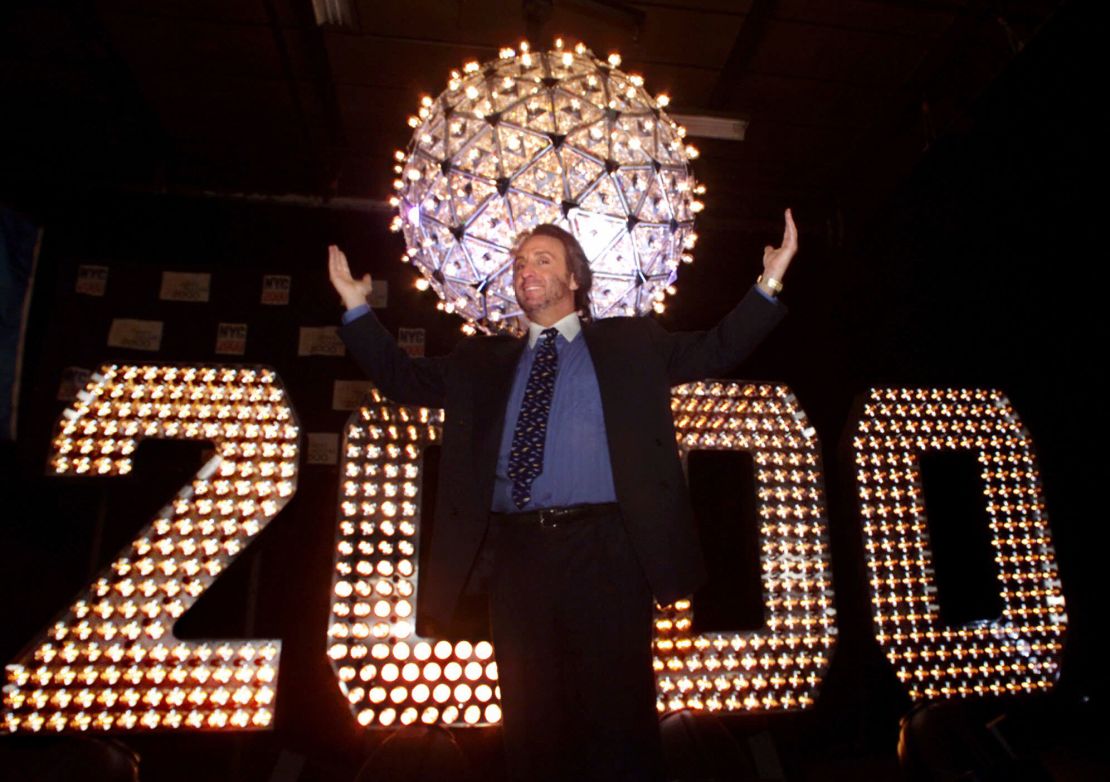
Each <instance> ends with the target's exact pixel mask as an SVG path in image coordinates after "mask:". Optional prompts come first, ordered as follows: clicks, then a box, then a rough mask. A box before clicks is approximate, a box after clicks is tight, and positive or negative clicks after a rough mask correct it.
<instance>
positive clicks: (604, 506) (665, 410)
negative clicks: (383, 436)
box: [329, 210, 797, 782]
mask: <svg viewBox="0 0 1110 782" xmlns="http://www.w3.org/2000/svg"><path fill="white" fill-rule="evenodd" d="M796 250H797V230H796V228H795V226H794V222H793V218H792V215H791V214H790V211H789V210H787V213H786V229H785V232H784V235H783V243H782V246H781V247H778V248H774V247H767V248H765V250H764V258H763V267H764V270H763V274H762V275H761V276H760V278H759V280H758V281H757V285H756V286H755V287H753V289H752V290H751V291H749V293H748V294H747V295H746V296H745V297H744V298H743V299H742V300H741V302H740V303H739V304H738V305H737V306H736V307H735V308H734V309H733V310H732V311H731V312H730V313H729V314H728V315H726V316H725V318H724V319H723V320H722V321H721V322H720V323H719V324H718V325H717V326H716V327H714V328H713V329H710V330H708V331H705V332H681V333H680V332H675V333H671V332H668V331H666V330H664V329H663V328H661V327H660V326H659V325H658V324H657V323H656V322H655V321H654V320H653V319H651V318H611V319H605V320H600V321H590V322H584V321H582V320H581V319H580V318H579V316H578V312H579V311H587V308H588V294H589V288H590V284H591V275H590V269H589V265H588V263H587V261H586V258H585V255H584V254H583V252H582V249H581V247H580V246H579V245H578V242H577V241H575V239H574V237H573V236H571V235H570V234H568V233H567V232H565V231H563V230H562V229H559V228H557V227H555V226H539V227H537V228H536V229H535V230H533V231H532V232H530V233H529V234H527V235H526V236H525V237H524V238H523V240H522V241H520V242H518V244H517V247H516V249H515V251H514V266H513V289H514V292H515V293H516V297H517V301H518V303H519V304H520V307H521V309H522V311H523V312H524V314H525V316H526V318H527V326H528V335H527V337H526V338H524V339H517V338H512V337H479V338H473V339H467V340H463V341H461V342H460V343H459V344H458V345H457V346H456V348H455V349H454V350H453V351H452V353H451V354H449V355H448V356H443V357H436V358H428V359H413V358H411V357H410V356H409V355H408V354H407V353H405V352H404V351H403V350H401V349H400V348H399V347H398V346H397V344H396V342H395V341H394V340H393V338H392V337H391V335H390V334H389V333H388V332H387V331H386V330H385V329H384V328H383V327H382V326H381V324H380V323H378V321H377V319H376V318H375V317H374V316H373V314H372V313H371V312H370V311H369V307H367V306H366V296H367V295H368V294H369V292H370V289H371V280H370V277H369V275H364V276H363V277H362V278H361V279H356V278H354V277H353V276H352V274H351V272H350V268H349V266H348V264H347V260H346V258H345V257H344V256H343V254H342V252H340V251H339V250H338V248H335V247H332V248H330V250H329V253H330V257H329V272H330V276H331V280H332V284H333V285H334V286H335V288H336V290H337V292H338V293H339V294H340V296H341V298H342V299H343V302H344V304H346V306H347V308H348V310H347V313H346V314H345V315H344V326H343V329H342V331H341V336H342V338H343V340H344V342H345V343H346V344H347V346H348V348H349V349H350V350H351V354H352V355H353V356H354V358H355V360H356V361H357V362H358V364H359V365H360V367H362V369H363V370H364V371H365V372H366V373H367V375H368V376H369V377H370V378H371V379H372V380H373V381H374V383H375V384H376V385H377V387H378V388H379V390H381V391H382V393H384V394H385V395H386V396H387V397H389V398H390V399H392V400H394V401H395V402H400V403H403V404H416V405H422V406H427V407H443V408H444V409H445V423H444V434H443V453H442V457H441V470H440V473H441V475H440V484H439V489H438V494H437V506H436V507H437V510H436V534H435V538H434V539H433V540H432V541H431V543H430V545H431V550H430V551H429V552H428V554H427V565H426V567H425V571H424V572H422V573H421V578H420V580H421V584H420V588H421V591H422V593H423V594H422V611H423V612H424V613H425V616H426V619H427V620H429V621H430V622H431V623H432V624H433V625H438V626H440V627H446V626H448V625H449V623H450V622H451V619H452V617H453V614H454V611H455V609H456V606H457V605H458V602H459V598H460V596H461V595H462V593H463V591H464V589H468V588H469V589H475V588H479V589H480V588H483V587H484V586H485V585H486V583H487V582H488V589H489V594H490V618H491V628H492V631H493V641H494V647H495V649H496V654H497V660H498V671H499V673H498V677H499V681H500V687H501V701H502V708H503V723H504V736H505V745H506V755H507V759H508V764H509V771H510V778H511V779H513V780H529V782H531V781H532V780H541V779H560V780H564V779H599V780H600V779H604V780H618V779H620V780H659V779H662V756H661V751H660V744H659V733H658V723H657V715H656V711H655V686H654V672H653V670H652V663H651V634H652V612H653V598H654V599H655V600H658V601H659V602H660V603H663V604H666V603H669V602H672V601H673V600H675V599H677V598H679V597H682V596H684V595H688V594H690V593H691V592H693V591H694V590H695V589H696V588H697V587H698V586H699V585H700V583H701V582H702V581H703V580H704V577H705V571H704V565H703V562H702V556H701V551H700V548H699V543H698V538H697V533H696V531H695V529H694V526H693V518H692V511H691V508H690V503H689V498H688V496H687V492H686V486H685V481H684V477H683V473H682V467H681V464H680V462H679V459H678V456H677V452H676V449H675V435H674V425H673V419H672V415H671V410H670V388H671V387H672V386H674V385H678V384H681V383H685V382H690V381H694V380H699V379H702V378H705V377H711V376H715V375H721V374H725V373H727V372H729V371H731V370H732V369H733V368H734V367H735V366H736V365H737V364H738V363H739V362H740V361H742V360H743V359H744V358H745V357H746V356H747V355H748V354H749V353H750V352H751V351H752V350H753V349H754V348H755V347H756V346H757V345H758V344H759V342H760V341H761V340H762V339H763V337H764V336H765V335H766V334H767V333H768V332H769V331H770V330H771V329H772V328H773V327H774V326H775V325H776V324H777V323H778V321H779V320H780V319H781V318H782V316H783V315H784V313H785V309H784V308H783V307H782V305H781V304H779V302H778V301H777V299H776V298H775V293H777V291H778V290H780V289H781V280H782V277H783V275H784V274H785V272H786V269H787V267H788V266H789V264H790V261H791V260H792V258H793V256H794V254H795V252H796ZM486 564H488V565H489V566H490V567H489V572H488V573H487V572H486V570H487V568H486V567H485V565H486Z"/></svg>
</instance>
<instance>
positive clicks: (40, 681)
mask: <svg viewBox="0 0 1110 782" xmlns="http://www.w3.org/2000/svg"><path fill="white" fill-rule="evenodd" d="M148 437H156V438H167V439H181V440H207V441H210V442H211V443H213V445H214V446H215V451H216V455H215V456H214V457H213V458H212V459H211V460H210V461H209V462H208V463H207V464H206V465H204V467H203V468H201V470H200V471H199V472H198V473H197V474H196V476H195V477H194V478H193V481H192V482H191V483H190V484H189V485H187V486H184V487H182V488H181V489H180V490H179V491H178V493H177V496H176V497H174V499H172V500H171V501H170V502H169V503H167V504H166V505H165V506H164V507H163V508H162V509H161V510H160V511H159V512H158V514H157V515H156V516H155V517H154V519H153V520H152V521H151V522H150V523H149V524H148V525H147V526H145V527H144V528H143V529H142V531H140V532H139V534H138V535H137V536H136V537H135V539H134V540H133V541H131V543H130V545H129V546H128V547H127V548H125V549H124V550H123V551H121V552H120V553H119V554H118V555H117V556H116V558H115V559H114V560H113V561H112V563H111V564H110V565H108V566H107V567H106V568H104V570H102V571H101V572H100V574H99V575H98V576H97V578H96V580H95V581H93V582H92V583H91V584H89V585H88V586H87V587H86V588H85V589H84V590H82V592H80V593H79V594H78V596H77V598H76V600H75V601H74V602H73V604H72V605H70V606H69V607H68V608H67V609H66V610H65V611H63V612H62V613H61V614H60V615H59V616H58V618H57V619H56V621H55V622H54V623H53V624H52V625H51V626H50V627H48V628H47V629H45V630H43V631H42V632H41V633H40V634H39V635H38V637H36V638H35V639H34V640H33V641H32V642H31V643H30V644H29V645H28V646H27V647H26V648H25V649H24V651H23V652H22V653H21V654H20V655H19V656H18V657H17V658H16V659H15V660H14V661H13V662H12V663H10V664H9V665H7V666H5V680H6V684H5V686H4V701H3V719H4V727H5V728H6V730H8V731H10V732H37V731H42V730H44V729H45V730H51V731H84V730H97V731H108V730H113V731H131V730H143V729H147V730H155V729H158V730H175V729H221V728H226V729H233V730H243V729H251V728H265V727H268V726H269V725H270V722H271V720H272V719H273V704H274V700H275V698H276V695H277V692H276V688H277V684H276V681H277V673H278V665H279V661H280V655H281V642H280V641H276V640H252V641H181V640H178V639H177V638H175V637H174V635H173V626H174V623H175V622H176V621H177V619H179V618H180V617H181V615H182V614H184V613H185V612H186V611H188V610H189V608H190V606H192V605H193V603H195V602H196V600H197V598H198V597H200V595H201V594H203V592H204V590H206V589H207V588H208V587H209V586H211V585H212V583H213V582H214V581H215V580H216V579H217V578H218V577H219V575H220V573H221V572H222V571H223V570H224V569H225V568H226V567H227V566H228V565H229V564H230V563H231V562H232V561H233V560H234V559H235V557H237V556H238V555H239V554H240V553H242V551H243V550H244V549H245V548H246V547H247V546H249V545H250V543H251V541H253V540H254V539H255V538H256V537H257V535H258V533H259V532H261V531H262V529H263V528H264V527H265V526H266V524H268V523H269V521H270V520H271V519H272V518H274V516H276V515H277V514H278V513H279V512H280V511H281V509H282V507H284V505H285V503H286V502H288V501H289V498H290V497H292V496H293V493H294V492H295V491H296V479H297V455H298V451H299V430H298V426H297V423H296V415H295V413H294V412H293V408H292V406H291V405H290V403H289V400H288V398H287V397H286V394H285V390H284V389H283V387H282V384H281V381H280V379H279V378H278V376H277V375H276V374H275V373H274V372H273V371H271V370H269V369H266V368H261V367H253V368H251V367H247V368H232V367H219V366H208V365H197V366H188V365H177V366H167V365H123V366H120V365H107V366H103V367H101V369H100V370H99V372H98V373H96V374H94V375H93V376H92V379H91V381H90V383H89V385H88V386H87V387H86V389H85V390H84V391H82V392H81V393H80V394H79V395H78V401H77V402H76V403H75V404H74V405H73V407H72V408H69V409H67V410H65V411H64V413H63V415H62V417H61V418H60V419H59V421H58V424H57V427H56V433H55V436H54V439H53V443H52V446H51V456H50V471H51V473H53V474H55V475H74V476H90V475H99V476H108V475H126V474H127V473H128V472H130V470H131V455H132V454H133V453H134V451H135V448H136V447H137V446H138V443H139V442H140V441H141V440H142V439H144V438H148Z"/></svg>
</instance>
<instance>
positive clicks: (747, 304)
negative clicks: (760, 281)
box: [649, 286, 786, 386]
mask: <svg viewBox="0 0 1110 782" xmlns="http://www.w3.org/2000/svg"><path fill="white" fill-rule="evenodd" d="M785 316H786V307H785V306H783V304H782V303H781V302H779V301H777V300H775V301H771V300H770V299H768V298H767V297H765V296H762V295H760V293H759V291H757V290H756V289H755V287H754V286H753V287H752V289H751V290H749V291H748V293H747V295H745V296H744V298H743V299H741V300H740V303H739V304H737V305H736V306H735V307H733V309H732V311H731V312H729V314H728V315H726V316H725V317H724V319H723V320H721V322H720V323H718V324H717V325H716V326H714V327H713V328H711V329H709V330H708V331H675V332H670V331H667V330H666V329H664V328H663V327H662V326H660V325H659V324H658V323H656V322H655V321H654V320H653V319H649V320H650V323H651V330H652V339H653V340H654V342H655V346H656V349H657V350H658V351H659V352H660V354H661V355H662V356H663V359H664V361H665V363H666V367H667V379H668V380H669V381H670V383H671V385H672V386H676V385H680V384H682V383H690V382H693V381H695V380H702V379H703V378H707V377H719V376H721V375H726V374H728V373H729V372H731V371H732V370H733V369H734V368H735V367H736V366H737V365H738V364H740V363H741V362H742V361H743V360H744V359H746V358H747V357H748V356H749V355H750V354H751V353H752V351H754V350H755V349H756V348H757V347H758V346H759V343H760V342H762V341H763V339H764V338H765V337H766V336H767V335H768V334H769V333H770V332H771V330H772V329H774V328H775V326H777V325H778V323H779V321H781V320H782V319H783V318H784V317H785Z"/></svg>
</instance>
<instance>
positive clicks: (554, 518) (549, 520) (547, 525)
mask: <svg viewBox="0 0 1110 782" xmlns="http://www.w3.org/2000/svg"><path fill="white" fill-rule="evenodd" d="M537 513H539V514H540V526H541V527H543V528H544V529H555V528H556V527H558V526H559V509H558V508H540V510H539V511H537Z"/></svg>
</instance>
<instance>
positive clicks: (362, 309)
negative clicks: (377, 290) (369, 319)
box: [343, 304, 370, 326]
mask: <svg viewBox="0 0 1110 782" xmlns="http://www.w3.org/2000/svg"><path fill="white" fill-rule="evenodd" d="M369 311H370V305H369V304H359V305H358V306H357V307H351V308H350V309H349V310H347V311H346V312H344V313H343V325H344V326H346V325H347V324H348V323H350V322H351V321H352V320H358V319H359V318H361V317H362V316H363V315H365V314H366V313H368V312H369Z"/></svg>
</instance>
